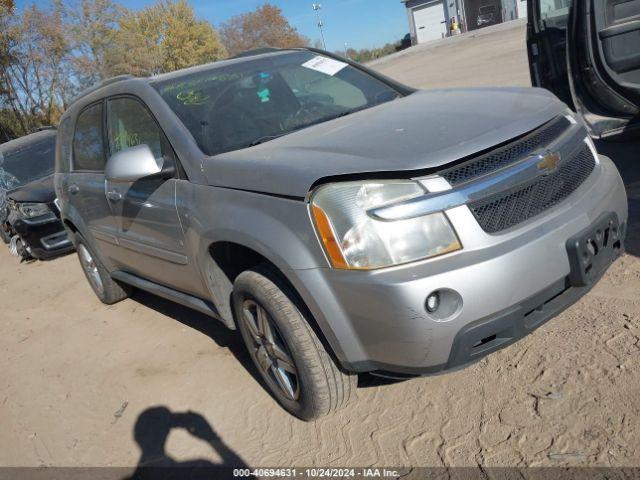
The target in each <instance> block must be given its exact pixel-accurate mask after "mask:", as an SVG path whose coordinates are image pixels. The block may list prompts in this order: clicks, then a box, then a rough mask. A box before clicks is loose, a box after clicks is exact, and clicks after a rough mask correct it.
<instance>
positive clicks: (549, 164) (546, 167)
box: [537, 152, 562, 175]
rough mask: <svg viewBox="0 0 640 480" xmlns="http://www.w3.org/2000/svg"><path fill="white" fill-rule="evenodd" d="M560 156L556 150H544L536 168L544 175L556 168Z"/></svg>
mask: <svg viewBox="0 0 640 480" xmlns="http://www.w3.org/2000/svg"><path fill="white" fill-rule="evenodd" d="M561 159H562V157H561V156H560V154H559V153H557V152H546V153H543V154H541V155H540V161H539V162H538V165H537V166H538V170H539V171H540V172H543V173H544V174H545V175H547V174H549V173H552V172H554V171H556V170H557V168H558V164H559V163H560V160H561Z"/></svg>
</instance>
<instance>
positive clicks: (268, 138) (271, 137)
mask: <svg viewBox="0 0 640 480" xmlns="http://www.w3.org/2000/svg"><path fill="white" fill-rule="evenodd" d="M370 107H371V106H370V105H365V106H363V107H359V108H354V109H351V110H345V111H344V112H340V113H338V114H335V115H329V116H327V117H322V118H319V119H318V120H316V121H314V122H310V123H306V124H304V125H299V126H297V127H296V128H294V129H292V130H290V131H288V132H283V133H278V134H276V135H265V136H263V137H258V138H256V139H255V140H253V141H252V142H251V143H250V144H249V147H255V146H256V145H260V144H261V143H265V142H269V141H271V140H275V139H276V138H280V137H284V136H285V135H289V134H290V133H293V132H296V131H298V130H302V129H303V128H307V127H311V126H313V125H317V124H319V123H324V122H328V121H330V120H335V119H336V118H341V117H346V116H347V115H351V114H352V113H355V112H359V111H360V110H366V109H367V108H370Z"/></svg>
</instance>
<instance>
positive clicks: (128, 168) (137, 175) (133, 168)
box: [104, 144, 173, 182]
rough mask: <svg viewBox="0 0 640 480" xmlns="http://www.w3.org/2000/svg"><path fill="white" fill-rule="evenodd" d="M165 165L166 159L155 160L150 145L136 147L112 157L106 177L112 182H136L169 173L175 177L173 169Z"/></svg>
mask: <svg viewBox="0 0 640 480" xmlns="http://www.w3.org/2000/svg"><path fill="white" fill-rule="evenodd" d="M164 164H165V160H164V158H155V156H154V155H153V152H152V151H151V149H150V148H149V146H148V145H145V144H142V145H136V146H135V147H129V148H125V149H124V150H120V151H119V152H116V153H114V154H113V155H111V158H109V160H108V161H107V166H106V168H105V171H104V175H105V177H106V179H107V180H108V181H110V182H135V181H136V180H140V179H142V178H159V177H164V176H165V175H168V174H169V173H171V175H173V167H169V166H167V167H168V168H165V165H164ZM169 170H171V172H169Z"/></svg>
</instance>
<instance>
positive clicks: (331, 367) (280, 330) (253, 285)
mask: <svg viewBox="0 0 640 480" xmlns="http://www.w3.org/2000/svg"><path fill="white" fill-rule="evenodd" d="M298 304H299V302H298V301H296V297H295V295H294V294H293V292H292V291H291V289H290V287H289V286H288V285H287V284H286V283H285V282H284V281H283V280H282V278H281V277H280V276H279V274H278V273H276V272H274V271H273V269H271V268H269V267H264V266H260V267H257V268H255V269H253V270H248V271H245V272H243V273H241V274H240V275H238V277H237V278H236V280H235V282H234V289H233V308H234V313H235V316H236V320H237V324H238V326H239V329H240V333H241V335H242V338H243V340H244V343H245V346H246V347H247V350H248V351H249V355H250V356H251V359H252V360H253V362H254V364H255V366H256V368H257V369H258V372H259V373H260V375H261V377H262V379H263V380H264V383H265V384H266V386H267V387H268V390H269V393H271V395H272V396H273V397H274V398H275V399H276V400H277V401H278V403H280V405H282V407H283V408H284V409H285V410H287V411H288V412H290V413H291V414H293V415H295V416H296V417H298V418H300V419H302V420H306V421H310V420H314V419H316V418H319V417H321V416H323V415H327V414H329V413H332V412H335V411H337V410H339V409H340V408H342V407H344V406H345V405H346V404H347V403H348V401H349V399H350V397H351V395H352V394H353V392H354V391H355V389H356V386H357V381H358V377H357V375H355V374H349V373H345V372H342V371H341V370H340V369H339V368H338V366H337V365H336V363H335V362H334V360H333V358H332V357H331V355H330V354H329V353H328V352H327V351H326V349H325V348H324V346H323V345H322V342H321V341H320V339H319V338H318V336H317V335H316V333H315V331H314V330H313V328H311V326H310V325H309V322H308V321H307V319H306V318H305V316H304V315H303V313H302V312H301V311H302V310H304V309H302V308H298V306H297V305H298ZM260 309H261V310H260ZM260 312H262V313H260ZM265 314H266V317H265V316H264V315H265ZM265 325H267V327H265ZM278 366H280V368H278ZM290 367H293V372H292V371H291V368H290Z"/></svg>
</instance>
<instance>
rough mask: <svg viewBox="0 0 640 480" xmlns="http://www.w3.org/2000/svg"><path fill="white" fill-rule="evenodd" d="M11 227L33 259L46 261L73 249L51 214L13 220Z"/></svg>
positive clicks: (59, 222)
mask: <svg viewBox="0 0 640 480" xmlns="http://www.w3.org/2000/svg"><path fill="white" fill-rule="evenodd" d="M11 227H12V229H13V230H14V231H15V232H16V233H17V234H18V235H19V236H20V239H21V240H22V243H23V244H24V246H25V247H27V248H28V252H29V253H30V254H31V256H33V257H34V258H37V259H40V260H46V259H50V258H53V257H56V256H58V255H63V254H65V253H69V252H71V251H73V249H74V247H73V244H72V243H71V241H70V240H69V238H68V236H67V232H66V231H65V229H64V226H63V225H62V222H61V221H60V219H59V218H58V217H57V216H56V215H55V214H54V213H53V212H50V213H48V214H46V215H42V216H40V217H36V218H31V219H23V218H13V219H11Z"/></svg>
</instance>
